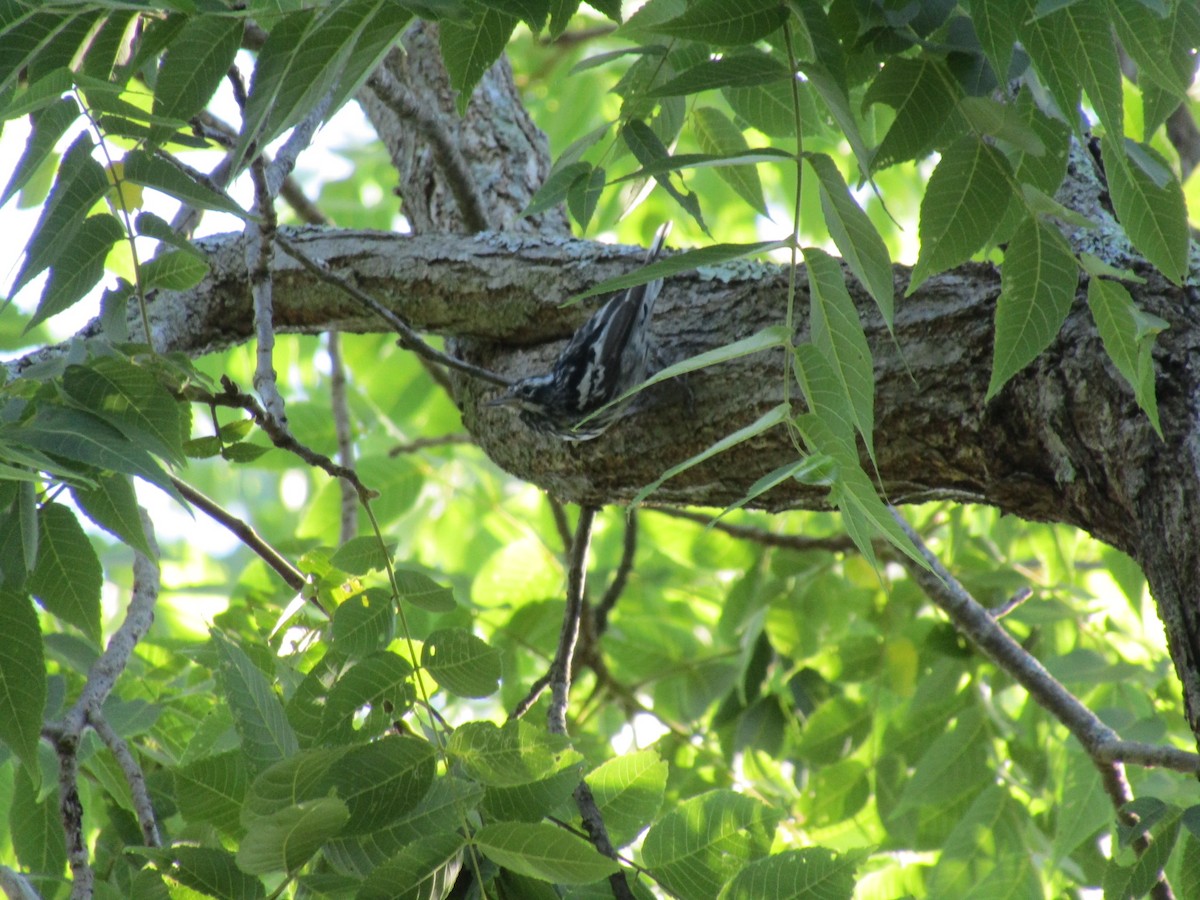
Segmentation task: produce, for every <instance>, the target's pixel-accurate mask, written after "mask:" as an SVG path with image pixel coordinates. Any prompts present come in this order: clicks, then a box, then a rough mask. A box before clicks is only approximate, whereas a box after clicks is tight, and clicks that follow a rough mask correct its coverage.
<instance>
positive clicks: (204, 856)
mask: <svg viewBox="0 0 1200 900" xmlns="http://www.w3.org/2000/svg"><path fill="white" fill-rule="evenodd" d="M163 854H164V856H165V857H166V858H167V859H169V860H170V863H171V865H170V868H169V869H166V871H165V873H164V874H166V875H167V876H169V877H170V878H172V879H174V880H175V881H178V882H179V883H180V884H182V885H184V886H186V887H189V888H192V889H193V890H196V891H200V892H201V893H203V894H206V895H207V896H209V897H222V898H227V900H257V898H259V897H266V896H267V889H266V888H265V887H263V883H262V882H261V881H259V880H258V879H257V878H255V877H254V876H253V875H248V874H247V873H245V872H243V871H242V870H241V869H239V868H238V866H237V861H236V859H235V858H234V855H233V854H232V853H230V852H229V851H228V850H221V849H218V848H216V847H191V846H187V845H182V844H181V845H178V846H175V847H172V848H171V849H170V850H167V851H163Z"/></svg>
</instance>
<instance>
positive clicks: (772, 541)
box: [646, 506, 878, 553]
mask: <svg viewBox="0 0 1200 900" xmlns="http://www.w3.org/2000/svg"><path fill="white" fill-rule="evenodd" d="M646 508H647V509H649V510H652V511H653V512H656V513H662V514H663V515H664V516H671V517H673V518H676V519H686V520H687V521H689V522H696V523H697V524H700V525H704V526H706V527H708V528H712V529H714V530H715V531H723V532H724V533H725V534H728V535H731V536H732V537H735V538H741V539H742V540H746V541H754V543H756V544H762V545H763V546H765V547H780V548H782V549H785V550H796V551H800V552H804V551H806V550H822V551H825V552H828V553H851V552H856V551H857V549H858V548H857V547H855V545H854V541H853V540H851V539H850V537H849V535H844V534H843V535H830V536H829V537H804V536H803V535H796V534H776V533H775V532H773V531H767V530H766V529H763V528H754V527H751V526H749V525H734V524H731V523H729V522H723V521H721V520H720V519H714V518H713V517H712V516H710V515H706V514H705V513H698V512H692V511H691V510H689V509H675V508H673V507H670V506H647V507H646ZM877 549H878V548H877Z"/></svg>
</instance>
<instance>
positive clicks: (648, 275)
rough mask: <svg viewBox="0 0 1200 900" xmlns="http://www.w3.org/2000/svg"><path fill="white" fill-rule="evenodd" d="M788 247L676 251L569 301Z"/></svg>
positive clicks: (783, 243)
mask: <svg viewBox="0 0 1200 900" xmlns="http://www.w3.org/2000/svg"><path fill="white" fill-rule="evenodd" d="M788 246H790V245H789V243H788V242H787V241H755V242H754V243H751V244H711V245H709V246H707V247H700V248H699V249H697V250H685V251H684V252H683V253H675V254H672V255H671V256H669V257H667V258H665V259H659V260H655V261H654V262H652V263H650V265H648V266H642V267H641V268H640V269H637V270H636V271H634V272H630V273H629V274H628V275H618V276H617V277H616V278H608V279H606V280H604V281H602V282H600V283H599V284H597V285H595V286H593V287H591V288H588V289H587V290H586V291H584V292H583V293H580V294H576V295H575V296H573V297H572V298H571V299H570V301H569V302H571V303H574V302H576V301H579V300H586V299H587V298H588V297H595V296H596V295H597V294H611V293H615V292H616V291H623V290H625V288H629V287H634V286H636V285H639V284H646V283H647V282H650V281H654V280H655V279H658V278H670V277H671V276H672V275H677V274H678V273H680V272H689V271H691V270H692V269H698V268H700V267H701V266H716V265H720V264H721V263H724V262H729V261H730V260H734V259H744V258H746V257H748V256H754V255H756V254H758V253H767V252H769V251H771V250H778V249H780V248H781V247H788ZM770 331H771V329H769V328H767V329H763V331H762V332H760V334H765V333H768V332H770ZM739 343H740V342H739ZM731 346H732V345H731Z"/></svg>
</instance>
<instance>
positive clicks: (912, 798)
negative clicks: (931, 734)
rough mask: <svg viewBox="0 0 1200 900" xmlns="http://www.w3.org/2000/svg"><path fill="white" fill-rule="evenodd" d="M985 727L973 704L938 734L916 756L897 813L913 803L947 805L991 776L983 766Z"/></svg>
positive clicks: (985, 739) (936, 805)
mask: <svg viewBox="0 0 1200 900" xmlns="http://www.w3.org/2000/svg"><path fill="white" fill-rule="evenodd" d="M987 740H988V728H987V723H986V722H984V719H983V715H982V714H981V713H980V712H979V711H978V710H977V709H975V708H974V707H972V708H968V709H966V710H964V711H963V712H962V713H961V714H960V715H959V716H958V719H957V721H956V722H955V723H954V728H953V729H952V730H951V731H949V732H947V733H946V734H943V735H940V736H939V737H938V738H937V739H936V740H934V742H933V743H932V744H930V745H929V749H927V750H926V751H925V752H924V753H923V754H922V755H921V758H920V759H918V760H917V764H916V769H915V771H914V772H913V775H912V778H910V779H909V780H908V782H907V783H906V784H905V785H904V790H903V791H902V792H901V794H900V799H899V801H898V803H897V807H896V813H897V814H899V813H901V812H904V811H906V810H908V809H912V808H914V807H917V806H933V807H938V806H947V805H949V804H951V803H953V802H955V801H957V800H960V799H961V798H963V797H964V796H966V795H968V794H971V793H973V792H975V791H978V790H979V789H980V788H982V787H983V786H984V785H985V784H987V783H988V781H989V780H990V779H991V773H990V772H989V771H988V766H987Z"/></svg>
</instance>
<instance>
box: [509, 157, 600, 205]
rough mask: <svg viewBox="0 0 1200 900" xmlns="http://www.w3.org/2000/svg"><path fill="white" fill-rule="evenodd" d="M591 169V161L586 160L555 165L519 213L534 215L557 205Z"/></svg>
mask: <svg viewBox="0 0 1200 900" xmlns="http://www.w3.org/2000/svg"><path fill="white" fill-rule="evenodd" d="M560 162H561V160H560ZM591 171H592V165H591V163H586V162H573V163H570V164H568V165H565V166H561V167H560V166H555V168H554V169H552V170H551V172H550V174H549V175H548V176H546V180H545V181H544V182H543V183H542V186H541V187H540V188H538V190H537V193H536V194H534V195H533V199H531V200H530V201H529V205H528V206H526V207H525V209H524V210H523V211H522V213H521V215H523V216H536V215H537V214H538V213H542V212H545V211H546V210H548V209H551V208H552V207H555V206H558V204H560V203H562V202H563V200H564V199H566V196H567V191H569V190H570V189H571V186H572V185H574V184H576V183H577V182H579V181H580V180H582V179H584V178H587V177H588V176H589V175H590V173H591Z"/></svg>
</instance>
